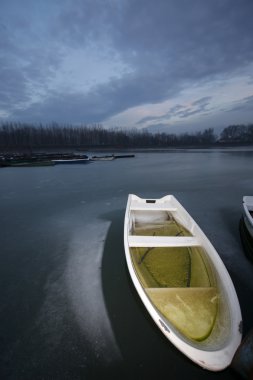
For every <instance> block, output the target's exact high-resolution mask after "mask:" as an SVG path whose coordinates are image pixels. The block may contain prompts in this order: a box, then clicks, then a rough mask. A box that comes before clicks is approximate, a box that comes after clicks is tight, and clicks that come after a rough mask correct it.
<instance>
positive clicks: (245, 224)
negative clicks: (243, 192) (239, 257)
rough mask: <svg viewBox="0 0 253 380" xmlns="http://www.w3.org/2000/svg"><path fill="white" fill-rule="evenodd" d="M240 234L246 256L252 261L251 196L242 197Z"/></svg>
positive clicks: (252, 213) (252, 217)
mask: <svg viewBox="0 0 253 380" xmlns="http://www.w3.org/2000/svg"><path fill="white" fill-rule="evenodd" d="M242 205H243V214H242V217H241V220H240V226H239V228H240V236H241V241H242V245H243V248H244V251H245V254H246V256H247V257H248V258H249V259H250V260H251V261H253V196H244V197H243V203H242Z"/></svg>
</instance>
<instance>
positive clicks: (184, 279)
mask: <svg viewBox="0 0 253 380" xmlns="http://www.w3.org/2000/svg"><path fill="white" fill-rule="evenodd" d="M124 245H125V253H126V261H127V265H128V269H129V272H130V276H131V278H132V281H133V283H134V285H135V288H136V290H137V292H138V294H139V296H140V298H141V300H142V302H143V303H144V305H145V307H146V309H147V310H148V312H149V313H150V315H151V317H152V318H153V320H154V321H155V323H156V324H157V326H158V327H159V328H160V330H161V331H162V332H163V334H164V335H165V336H166V337H167V338H168V339H169V340H170V341H171V342H172V343H173V344H174V345H175V346H176V347H177V348H178V349H179V350H180V351H181V352H183V353H184V354H185V355H186V356H187V357H188V358H190V359H191V360H192V361H194V362H195V363H197V364H198V365H200V366H201V367H203V368H206V369H209V370H212V371H219V370H222V369H224V368H226V367H227V366H229V365H230V363H231V361H232V359H233V356H234V354H235V352H236V350H237V348H238V346H239V344H240V342H241V337H242V316H241V310H240V305H239V302H238V298H237V295H236V292H235V289H234V286H233V283H232V280H231V278H230V276H229V274H228V272H227V270H226V268H225V266H224V264H223V262H222V260H221V259H220V257H219V255H218V253H217V252H216V250H215V248H214V247H213V246H212V244H211V243H210V241H209V240H208V239H207V237H206V236H205V234H204V233H203V232H202V230H201V229H200V228H199V226H198V225H197V224H196V222H195V221H194V220H193V219H192V217H191V216H190V215H189V214H188V213H187V211H186V210H185V209H184V208H183V207H182V205H181V204H180V203H179V202H178V201H177V200H176V198H175V197H174V196H173V195H168V196H165V197H163V198H161V199H142V198H139V197H137V196H136V195H132V194H130V195H129V197H128V203H127V208H126V214H125V225H124Z"/></svg>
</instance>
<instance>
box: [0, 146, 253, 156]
mask: <svg viewBox="0 0 253 380" xmlns="http://www.w3.org/2000/svg"><path fill="white" fill-rule="evenodd" d="M232 148H233V149H234V148H238V149H246V150H248V149H251V148H253V144H252V143H251V144H238V143H234V144H233V143H230V144H225V143H216V144H212V145H178V146H171V147H148V146H147V147H132V148H131V147H123V146H103V145H101V146H98V145H96V146H57V145H56V146H42V147H1V146H0V155H1V156H5V155H9V154H25V155H27V156H29V155H34V154H41V153H62V154H63V153H75V152H78V153H80V152H82V153H83V154H84V153H87V154H89V152H170V151H179V150H180V151H182V150H198V149H208V150H217V149H224V150H226V149H232Z"/></svg>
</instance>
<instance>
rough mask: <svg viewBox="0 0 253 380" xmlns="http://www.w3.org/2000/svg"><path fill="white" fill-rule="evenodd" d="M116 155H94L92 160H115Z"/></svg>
mask: <svg viewBox="0 0 253 380" xmlns="http://www.w3.org/2000/svg"><path fill="white" fill-rule="evenodd" d="M114 159H115V157H114V156H92V157H91V161H113V160H114Z"/></svg>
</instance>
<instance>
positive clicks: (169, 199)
mask: <svg viewBox="0 0 253 380" xmlns="http://www.w3.org/2000/svg"><path fill="white" fill-rule="evenodd" d="M153 212H161V213H164V212H166V213H170V214H172V215H173V217H175V219H177V220H178V221H180V223H181V224H182V225H183V226H184V227H186V228H189V230H190V231H191V236H190V237H169V238H168V237H167V236H160V237H156V236H155V237H154V236H152V237H146V236H133V234H132V230H133V223H135V222H136V220H137V219H138V218H144V219H145V218H146V219H149V218H151V217H152V213H153ZM142 213H144V214H142ZM156 215H158V216H159V215H160V214H156ZM161 215H162V214H161ZM154 244H155V247H159V249H160V248H161V247H166V249H172V252H173V249H176V248H173V247H182V246H185V247H195V246H199V245H201V247H203V248H204V250H205V252H206V253H207V256H208V260H209V261H210V262H211V263H212V266H213V268H215V276H216V277H217V283H218V287H219V292H220V294H221V299H222V301H220V304H219V313H225V314H226V313H227V314H226V316H225V317H224V318H223V319H222V318H221V319H220V320H219V321H221V323H222V324H223V325H224V326H225V325H226V322H227V320H228V319H229V323H228V325H229V328H227V327H226V328H224V330H226V331H225V332H224V333H217V331H218V330H217V328H216V330H217V331H216V330H215V329H214V330H215V331H216V332H215V333H211V335H210V338H208V339H204V340H203V341H200V342H199V341H194V340H193V339H191V338H189V337H188V336H186V335H184V333H182V331H180V329H178V328H177V326H176V327H175V324H173V323H172V322H171V320H168V318H166V317H165V314H164V313H163V311H162V309H159V308H157V305H155V304H154V303H153V302H152V298H151V297H150V296H149V294H150V290H149V289H148V291H147V288H145V286H144V285H143V281H142V280H141V277H140V275H139V273H138V271H137V270H136V264H134V262H133V258H132V256H131V255H132V254H131V250H132V248H133V247H135V248H136V247H143V246H145V247H153V246H154ZM124 245H125V253H126V261H127V265H128V269H129V273H130V276H131V278H132V281H133V284H134V286H135V288H136V290H137V292H138V294H139V296H140V298H141V300H142V302H143V303H144V305H145V307H146V309H147V311H148V312H149V314H150V315H151V317H152V318H153V320H154V322H155V323H156V325H157V326H158V327H159V329H160V330H161V331H162V332H163V334H164V335H165V336H166V337H167V338H168V339H169V340H170V341H171V342H172V343H173V344H174V345H175V346H176V347H177V348H178V349H179V350H180V351H181V352H183V353H184V354H185V355H186V356H187V357H188V358H190V359H191V360H192V361H194V362H195V363H197V364H198V365H200V366H201V367H203V368H206V369H209V370H212V371H219V370H222V369H224V368H226V367H227V366H229V364H230V363H231V361H232V358H233V356H234V353H235V351H236V349H237V347H238V346H239V344H240V342H241V333H242V331H241V327H242V317H241V311H240V306H239V302H238V298H237V295H236V292H235V289H234V286H233V283H232V281H231V279H230V276H229V274H228V272H227V270H226V268H225V266H224V264H223V262H222V261H221V259H220V257H219V255H218V253H217V252H216V250H215V249H214V247H213V246H212V245H211V243H210V241H209V240H208V239H207V237H206V236H205V235H204V233H203V232H202V230H201V229H200V228H199V227H198V225H197V224H196V222H195V221H194V220H193V219H192V218H191V216H190V215H189V214H188V213H187V211H186V210H185V209H184V208H183V207H182V206H181V204H180V203H179V202H178V201H177V200H176V199H175V198H174V197H173V196H166V197H164V198H161V199H159V200H145V199H141V198H139V197H137V196H135V195H129V198H128V203H127V208H126V214H125V226H124ZM168 246H169V247H170V248H168ZM148 249H152V248H148ZM177 249H178V248H177ZM146 286H149V285H146ZM165 286H166V285H165ZM184 286H185V285H184ZM186 286H187V285H186ZM151 291H152V292H153V290H152V289H151ZM162 291H163V292H170V289H168V288H165V289H164V290H162ZM165 306H166V308H167V309H168V305H165ZM219 323H220V322H219ZM216 325H217V323H216ZM219 328H220V326H219ZM219 334H220V335H219ZM213 337H214V338H213ZM212 339H213V340H214V342H212Z"/></svg>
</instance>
